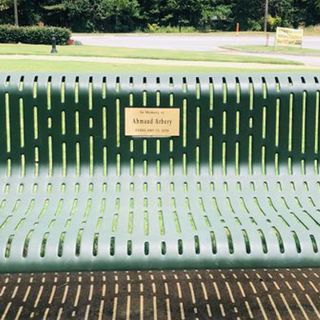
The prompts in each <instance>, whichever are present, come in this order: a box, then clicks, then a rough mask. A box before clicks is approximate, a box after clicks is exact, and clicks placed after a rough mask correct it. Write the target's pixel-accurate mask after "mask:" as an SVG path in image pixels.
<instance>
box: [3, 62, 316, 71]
mask: <svg viewBox="0 0 320 320" xmlns="http://www.w3.org/2000/svg"><path fill="white" fill-rule="evenodd" d="M288 71H290V72H292V69H291V68H290V66H288V69H287V70H286V69H285V70H282V71H281V72H288ZM303 71H311V69H308V68H305V69H304V68H299V69H296V70H294V71H293V72H303ZM312 71H313V72H314V71H316V69H314V68H313V69H312ZM0 72H64V73H73V72H77V73H91V72H102V73H140V74H141V73H157V74H161V73H171V74H172V73H184V74H186V73H248V72H250V73H262V72H277V73H279V69H277V68H276V67H275V68H271V69H270V68H269V69H268V68H265V69H259V70H257V69H250V68H234V67H227V66H223V67H214V68H212V67H203V66H201V67H197V66H187V67H186V66H164V65H144V64H113V63H97V62H85V63H84V62H69V61H33V60H10V59H8V60H7V59H5V60H0Z"/></svg>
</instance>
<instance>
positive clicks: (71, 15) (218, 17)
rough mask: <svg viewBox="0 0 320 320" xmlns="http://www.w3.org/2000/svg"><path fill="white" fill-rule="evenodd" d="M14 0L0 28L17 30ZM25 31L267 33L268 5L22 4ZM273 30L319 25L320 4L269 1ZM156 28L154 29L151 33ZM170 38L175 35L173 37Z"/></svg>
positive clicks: (37, 0) (172, 1) (86, 0)
mask: <svg viewBox="0 0 320 320" xmlns="http://www.w3.org/2000/svg"><path fill="white" fill-rule="evenodd" d="M12 6H13V0H0V24H9V23H10V24H13V22H14V18H13V8H12ZM18 7H19V21H20V24H21V25H35V24H38V23H44V24H45V25H51V26H64V27H68V28H71V29H72V30H73V31H75V32H129V31H134V30H146V31H150V32H160V30H176V31H183V30H187V29H185V28H190V29H193V28H195V29H197V30H202V31H206V30H235V26H236V23H239V24H240V30H242V31H245V30H256V31H257V30H262V29H263V24H264V10H265V0H18ZM269 15H270V18H269V22H268V27H269V30H274V29H275V28H276V27H277V26H284V27H292V26H293V27H298V26H300V25H305V26H308V25H316V24H319V21H320V0H281V1H279V0H269ZM152 26H154V27H152ZM170 32H171V31H170Z"/></svg>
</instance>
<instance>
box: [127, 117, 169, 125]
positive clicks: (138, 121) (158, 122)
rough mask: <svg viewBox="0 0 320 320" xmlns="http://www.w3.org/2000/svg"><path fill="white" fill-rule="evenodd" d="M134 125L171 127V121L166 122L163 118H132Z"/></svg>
mask: <svg viewBox="0 0 320 320" xmlns="http://www.w3.org/2000/svg"><path fill="white" fill-rule="evenodd" d="M133 123H134V124H149V125H153V124H155V125H168V126H171V124H172V120H167V119H164V118H151V119H139V118H133Z"/></svg>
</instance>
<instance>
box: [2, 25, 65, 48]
mask: <svg viewBox="0 0 320 320" xmlns="http://www.w3.org/2000/svg"><path fill="white" fill-rule="evenodd" d="M53 36H55V38H56V42H57V44H66V42H67V41H68V39H70V36H71V31H70V30H68V29H66V28H57V27H15V26H11V25H0V43H19V42H21V43H31V44H51V42H52V37H53Z"/></svg>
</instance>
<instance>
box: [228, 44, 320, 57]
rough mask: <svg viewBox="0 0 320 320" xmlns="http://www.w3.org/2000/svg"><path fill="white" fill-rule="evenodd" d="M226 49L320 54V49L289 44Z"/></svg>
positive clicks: (229, 47)
mask: <svg viewBox="0 0 320 320" xmlns="http://www.w3.org/2000/svg"><path fill="white" fill-rule="evenodd" d="M224 48H226V49H231V50H236V51H241V52H250V53H281V54H290V55H312V56H320V50H317V49H309V48H299V47H287V46H278V47H274V46H269V47H266V46H224Z"/></svg>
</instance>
